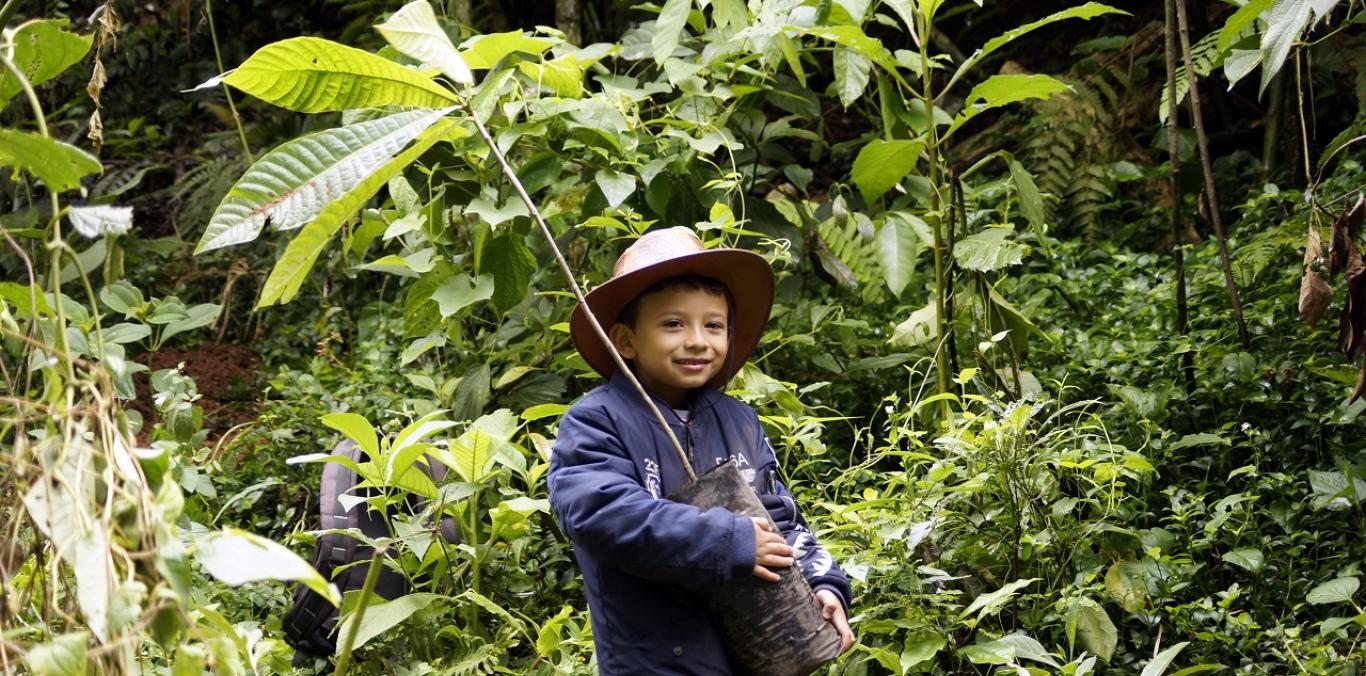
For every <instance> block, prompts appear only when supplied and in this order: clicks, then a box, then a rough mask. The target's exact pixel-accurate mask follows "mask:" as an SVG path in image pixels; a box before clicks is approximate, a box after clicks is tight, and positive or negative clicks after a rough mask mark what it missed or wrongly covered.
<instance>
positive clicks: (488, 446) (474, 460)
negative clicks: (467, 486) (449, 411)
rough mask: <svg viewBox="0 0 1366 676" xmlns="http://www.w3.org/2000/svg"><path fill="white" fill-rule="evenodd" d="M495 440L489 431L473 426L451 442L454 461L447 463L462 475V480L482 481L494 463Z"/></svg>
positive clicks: (469, 481)
mask: <svg viewBox="0 0 1366 676" xmlns="http://www.w3.org/2000/svg"><path fill="white" fill-rule="evenodd" d="M495 441H496V440H495V439H494V438H493V436H491V435H490V434H488V433H487V432H485V431H483V430H481V429H475V428H473V427H471V428H470V429H469V430H467V431H466V432H465V433H464V434H462V435H460V438H459V439H456V440H455V441H452V442H451V445H450V453H451V459H452V460H453V462H447V463H446V464H447V465H448V466H450V468H451V469H453V470H455V473H456V474H458V475H460V479H461V480H462V481H465V482H467V483H472V484H478V483H482V481H483V478H484V475H485V473H487V472H488V471H489V468H490V467H491V466H492V465H493V451H494V445H495Z"/></svg>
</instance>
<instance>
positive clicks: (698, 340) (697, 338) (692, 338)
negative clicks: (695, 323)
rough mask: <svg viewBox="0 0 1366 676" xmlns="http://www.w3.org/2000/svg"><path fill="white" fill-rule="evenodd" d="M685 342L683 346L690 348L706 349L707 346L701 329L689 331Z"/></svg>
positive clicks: (684, 338) (684, 339)
mask: <svg viewBox="0 0 1366 676" xmlns="http://www.w3.org/2000/svg"><path fill="white" fill-rule="evenodd" d="M683 341H684V342H683V345H684V346H685V347H688V348H700V347H705V346H706V344H707V341H706V339H705V338H703V336H702V329H700V328H695V329H691V330H689V331H688V332H687V334H686V335H685V336H684V337H683Z"/></svg>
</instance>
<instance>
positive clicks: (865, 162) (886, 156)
mask: <svg viewBox="0 0 1366 676" xmlns="http://www.w3.org/2000/svg"><path fill="white" fill-rule="evenodd" d="M924 147H925V143H924V142H923V141H905V140H894V141H886V140H883V139H873V140H872V141H869V142H868V144H867V145H865V146H863V148H862V149H861V150H859V153H858V157H856V158H854V166H853V169H852V170H851V172H850V179H851V180H853V182H854V185H855V186H858V189H859V193H860V194H862V195H863V201H864V202H866V203H868V204H870V205H871V204H872V203H873V202H874V201H876V200H877V199H878V198H879V197H881V196H882V195H883V193H885V192H887V191H888V190H890V189H891V188H892V186H894V185H896V184H897V183H899V182H900V181H901V179H903V178H906V175H907V174H909V173H911V170H912V169H914V168H915V163H916V160H917V159H919V157H920V151H921V150H922V149H923V148H924Z"/></svg>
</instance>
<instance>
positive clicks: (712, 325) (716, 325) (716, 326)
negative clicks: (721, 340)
mask: <svg viewBox="0 0 1366 676" xmlns="http://www.w3.org/2000/svg"><path fill="white" fill-rule="evenodd" d="M707 328H709V329H711V330H713V331H725V330H726V325H725V324H722V323H721V322H707Z"/></svg>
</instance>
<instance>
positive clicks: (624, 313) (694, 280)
mask: <svg viewBox="0 0 1366 676" xmlns="http://www.w3.org/2000/svg"><path fill="white" fill-rule="evenodd" d="M673 289H689V290H692V291H705V292H707V293H709V294H711V295H713V296H721V297H723V298H725V299H726V324H727V326H729V325H730V324H732V323H734V319H735V318H734V316H733V315H734V314H735V297H734V296H732V295H731V293H730V288H729V287H727V286H726V285H725V284H722V283H721V282H719V281H717V280H715V279H713V278H711V277H704V276H702V275H678V276H676V277H665V278H664V279H661V280H659V281H658V282H655V283H654V284H651V285H650V286H648V287H646V289H645V290H644V291H641V292H640V295H638V296H636V297H635V298H632V299H631V302H629V303H627V304H626V307H623V308H622V309H621V313H620V314H618V315H617V323H618V324H625V325H626V326H629V327H630V328H632V329H635V328H636V320H638V319H639V318H640V317H639V316H638V315H639V314H640V299H642V298H644V297H646V296H648V295H650V294H652V293H660V292H662V291H670V290H673Z"/></svg>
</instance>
